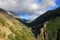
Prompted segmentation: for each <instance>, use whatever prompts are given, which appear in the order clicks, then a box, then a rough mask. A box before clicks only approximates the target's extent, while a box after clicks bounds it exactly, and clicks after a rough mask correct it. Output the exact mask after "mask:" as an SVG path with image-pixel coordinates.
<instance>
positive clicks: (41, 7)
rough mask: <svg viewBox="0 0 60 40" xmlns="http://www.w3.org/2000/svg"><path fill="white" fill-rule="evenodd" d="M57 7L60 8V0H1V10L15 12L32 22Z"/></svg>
mask: <svg viewBox="0 0 60 40" xmlns="http://www.w3.org/2000/svg"><path fill="white" fill-rule="evenodd" d="M57 7H60V0H0V8H3V9H5V10H11V11H14V12H15V13H17V14H18V15H20V17H21V18H24V19H30V20H33V19H35V18H36V17H38V16H39V15H42V14H43V13H45V12H46V11H48V10H53V9H55V8H57Z"/></svg>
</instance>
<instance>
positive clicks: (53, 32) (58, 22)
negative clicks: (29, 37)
mask: <svg viewBox="0 0 60 40" xmlns="http://www.w3.org/2000/svg"><path fill="white" fill-rule="evenodd" d="M58 30H60V17H57V18H56V19H54V20H52V19H51V20H50V21H49V23H48V24H47V28H46V33H47V35H48V36H47V37H48V40H60V39H57V37H58Z"/></svg>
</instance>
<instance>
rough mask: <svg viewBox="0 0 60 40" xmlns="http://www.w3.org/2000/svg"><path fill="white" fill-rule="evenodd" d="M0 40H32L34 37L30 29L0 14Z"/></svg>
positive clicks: (6, 15)
mask: <svg viewBox="0 0 60 40" xmlns="http://www.w3.org/2000/svg"><path fill="white" fill-rule="evenodd" d="M0 40H34V37H33V34H32V32H31V29H30V28H28V27H27V26H25V25H24V24H23V23H21V22H20V21H17V20H16V19H14V18H12V17H10V16H9V15H8V14H6V12H0Z"/></svg>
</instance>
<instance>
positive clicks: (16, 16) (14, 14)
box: [7, 11, 20, 18]
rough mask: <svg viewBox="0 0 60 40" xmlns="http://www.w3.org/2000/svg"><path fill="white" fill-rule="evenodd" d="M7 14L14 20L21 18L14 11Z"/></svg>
mask: <svg viewBox="0 0 60 40" xmlns="http://www.w3.org/2000/svg"><path fill="white" fill-rule="evenodd" d="M7 13H8V14H9V15H10V16H12V17H14V18H20V17H19V16H18V15H17V14H16V13H15V12H13V11H7Z"/></svg>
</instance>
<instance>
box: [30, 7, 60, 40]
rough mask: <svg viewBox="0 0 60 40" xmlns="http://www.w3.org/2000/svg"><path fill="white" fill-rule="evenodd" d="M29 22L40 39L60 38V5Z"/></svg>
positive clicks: (59, 39) (58, 39)
mask: <svg viewBox="0 0 60 40" xmlns="http://www.w3.org/2000/svg"><path fill="white" fill-rule="evenodd" d="M29 24H30V26H31V27H32V32H33V34H34V36H35V38H37V39H38V40H60V36H59V35H60V34H59V33H60V31H59V30H60V7H59V8H57V9H55V10H48V11H47V12H45V13H44V14H42V15H41V16H39V17H38V18H37V19H35V20H34V21H32V22H31V23H29ZM39 35H40V36H39ZM39 38H40V39H39Z"/></svg>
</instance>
